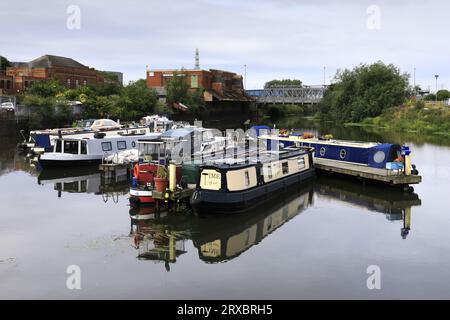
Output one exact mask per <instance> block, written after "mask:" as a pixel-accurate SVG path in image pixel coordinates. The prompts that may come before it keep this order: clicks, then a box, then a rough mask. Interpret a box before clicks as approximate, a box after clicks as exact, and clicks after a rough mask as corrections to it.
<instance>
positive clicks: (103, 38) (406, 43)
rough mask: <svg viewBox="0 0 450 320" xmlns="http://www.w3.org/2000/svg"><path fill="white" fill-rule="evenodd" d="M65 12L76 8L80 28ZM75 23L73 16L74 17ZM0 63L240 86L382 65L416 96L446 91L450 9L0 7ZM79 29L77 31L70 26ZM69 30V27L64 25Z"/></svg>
mask: <svg viewBox="0 0 450 320" xmlns="http://www.w3.org/2000/svg"><path fill="white" fill-rule="evenodd" d="M71 5H75V6H78V7H79V9H80V17H79V20H78V18H77V17H75V16H74V15H73V14H72V12H74V11H70V10H69V11H70V13H69V14H68V13H67V10H68V7H69V6H71ZM74 17H75V18H74ZM0 21H1V22H2V32H1V36H0V55H4V56H6V57H7V58H8V59H10V60H12V61H29V60H31V59H34V58H36V57H39V56H41V55H43V54H54V55H61V56H66V57H71V58H73V59H75V60H77V61H79V62H81V63H83V64H85V65H88V66H90V67H94V68H96V69H103V70H112V71H121V72H123V73H124V80H125V81H126V82H127V81H129V80H136V79H139V78H143V77H145V68H146V65H148V66H149V67H150V68H158V69H159V68H180V67H185V68H192V67H193V66H194V56H195V48H197V47H198V48H199V50H200V65H201V68H203V69H209V68H217V69H225V70H230V71H234V72H237V73H240V74H244V65H247V81H246V83H247V88H249V89H252V88H260V87H262V86H263V85H264V83H265V82H266V81H268V80H272V79H282V78H296V79H300V80H302V81H303V82H304V83H306V84H322V83H323V74H324V72H323V71H324V66H325V67H326V68H325V75H326V77H325V78H326V82H327V83H329V82H330V81H331V80H332V78H333V76H334V74H335V72H336V69H338V68H352V67H354V66H355V65H358V64H359V63H371V62H375V61H377V60H382V61H383V62H385V63H392V64H394V65H396V66H398V67H399V68H400V69H401V70H402V71H403V72H408V73H410V74H411V83H412V82H413V76H412V75H413V70H414V68H416V70H417V71H416V79H417V80H416V82H417V84H420V85H422V87H423V88H428V87H431V89H432V90H434V88H435V79H434V75H435V74H436V73H437V74H439V75H440V77H439V82H438V83H439V84H438V87H439V88H441V87H450V70H449V68H448V66H449V64H448V62H449V59H450V41H449V37H448V35H449V31H450V2H449V1H444V0H442V1H437V0H435V1H417V0H411V1H406V0H398V1H392V0H391V1H387V0H381V1H365V0H348V1H332V0H315V1H312V0H311V1H302V0H278V1H275V0H254V1H245V0H240V1H237V0H227V1H226V0H189V1H187V0H165V1H153V0H147V1H144V0H142V1H138V0H134V1H133V0H128V1H114V0H100V1H98V0H96V1H88V0H81V1H75V0H70V1H65V0H60V1H48V0H42V1H39V0H30V1H24V0H14V1H9V0H8V1H6V0H0ZM78 21H79V22H80V24H79V29H78V28H77V23H78ZM68 24H69V26H70V27H69V28H68V26H67V25H68Z"/></svg>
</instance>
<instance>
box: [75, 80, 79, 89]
mask: <svg viewBox="0 0 450 320" xmlns="http://www.w3.org/2000/svg"><path fill="white" fill-rule="evenodd" d="M79 86H80V81H79V80H78V79H76V80H75V88H78V87H79Z"/></svg>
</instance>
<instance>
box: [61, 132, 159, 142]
mask: <svg viewBox="0 0 450 320" xmlns="http://www.w3.org/2000/svg"><path fill="white" fill-rule="evenodd" d="M160 135H161V134H160V133H157V132H150V133H145V134H139V133H137V134H128V135H127V134H124V135H121V134H117V135H107V136H104V137H103V138H96V137H95V136H93V137H67V138H66V137H62V138H58V139H57V140H64V141H80V140H84V141H87V140H103V141H108V140H121V139H124V138H131V137H145V138H146V139H147V140H148V141H152V140H153V139H157V138H158V137H159V136H160ZM139 140H140V139H139Z"/></svg>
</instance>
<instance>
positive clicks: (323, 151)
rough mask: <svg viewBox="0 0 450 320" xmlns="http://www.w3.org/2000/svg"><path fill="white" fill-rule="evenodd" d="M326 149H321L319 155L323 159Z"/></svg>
mask: <svg viewBox="0 0 450 320" xmlns="http://www.w3.org/2000/svg"><path fill="white" fill-rule="evenodd" d="M325 151H326V149H325V148H324V147H322V148H320V151H319V154H320V155H321V156H322V157H323V156H324V155H325Z"/></svg>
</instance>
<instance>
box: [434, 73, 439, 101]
mask: <svg viewBox="0 0 450 320" xmlns="http://www.w3.org/2000/svg"><path fill="white" fill-rule="evenodd" d="M434 77H435V78H436V97H435V98H436V99H435V100H436V104H437V93H438V78H439V75H438V74H435V75H434Z"/></svg>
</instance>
